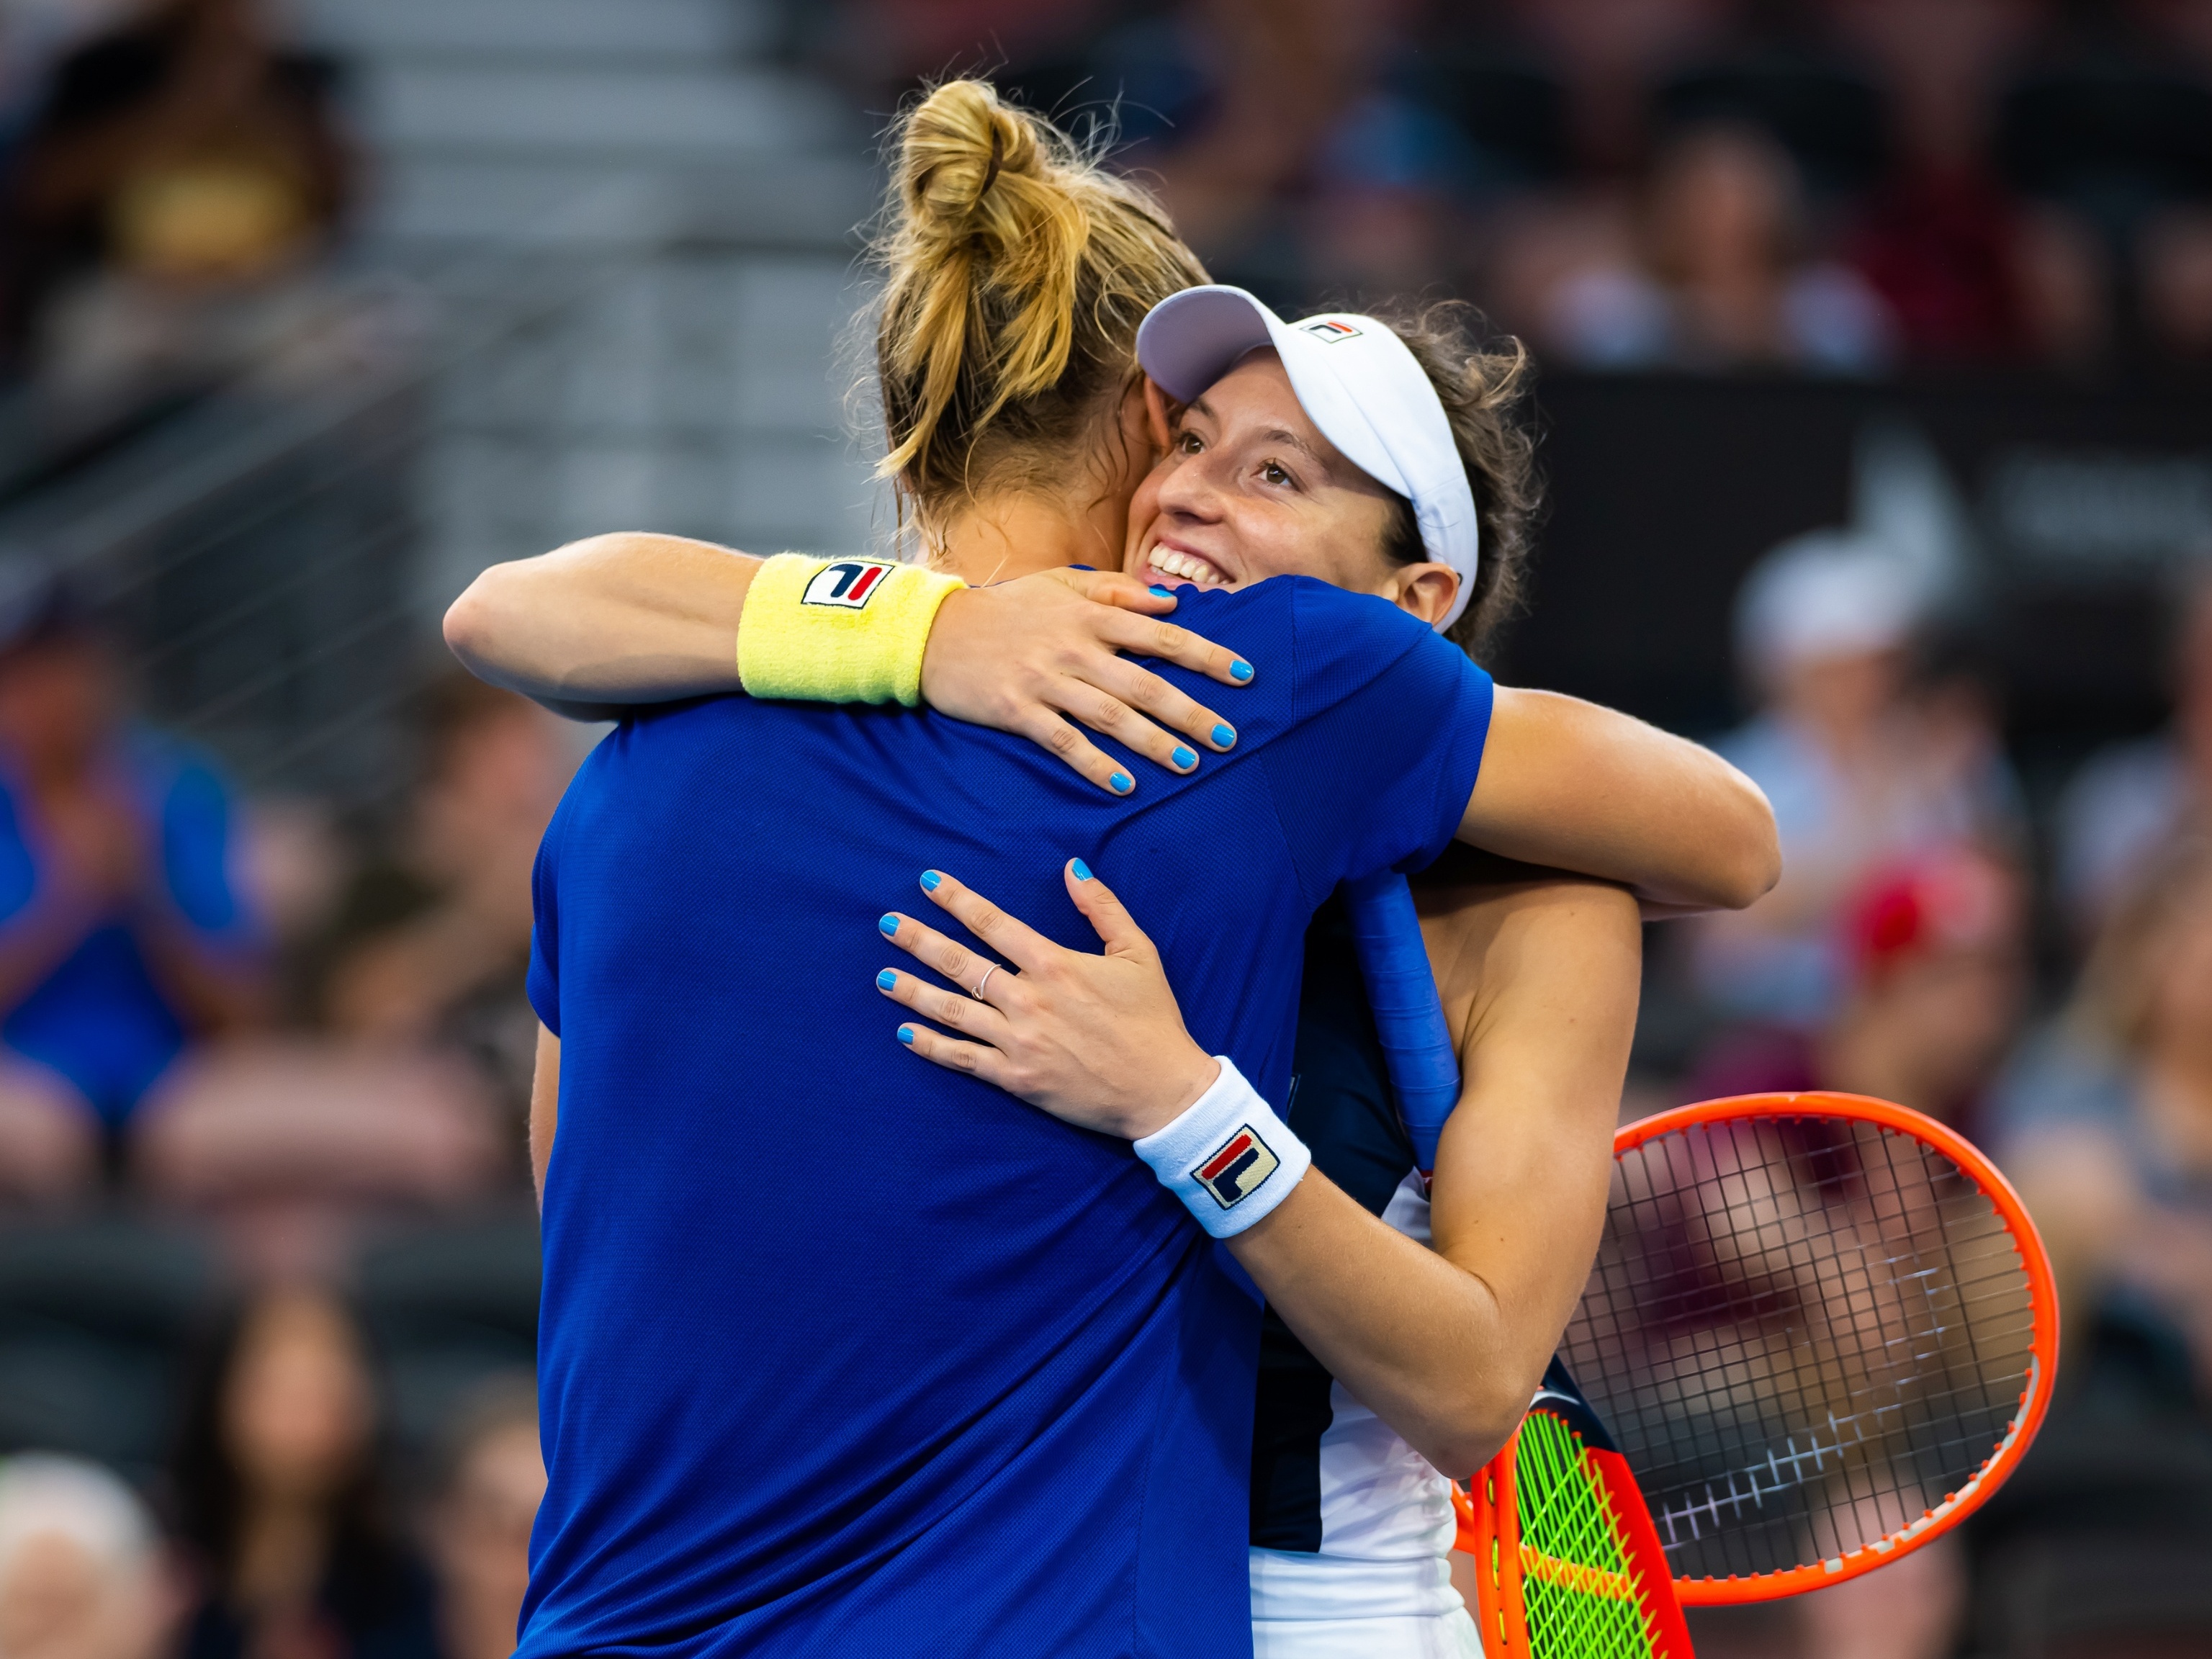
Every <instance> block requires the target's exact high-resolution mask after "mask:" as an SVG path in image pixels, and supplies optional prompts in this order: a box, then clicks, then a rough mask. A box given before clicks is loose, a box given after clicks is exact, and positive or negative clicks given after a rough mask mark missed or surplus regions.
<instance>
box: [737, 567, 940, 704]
mask: <svg viewBox="0 0 2212 1659" xmlns="http://www.w3.org/2000/svg"><path fill="white" fill-rule="evenodd" d="M965 586H967V584H966V583H965V582H963V581H962V580H960V579H959V578H958V577H957V576H946V575H941V574H939V573H938V572H936V571H934V570H926V569H924V568H922V567H921V566H920V565H915V564H895V563H893V562H891V561H890V560H889V559H817V558H811V557H809V556H806V555H805V554H800V553H779V554H777V555H776V556H775V557H774V558H772V559H770V560H769V561H768V562H766V563H764V564H763V565H762V566H761V568H759V570H757V572H755V573H754V575H753V581H752V586H750V588H748V589H747V590H746V591H745V608H744V611H743V613H742V614H741V615H740V616H739V617H738V679H739V680H740V681H742V682H743V683H744V688H745V690H747V691H748V692H750V694H751V695H752V696H756V697H792V698H798V699H800V700H803V701H805V702H902V703H904V704H906V706H907V707H908V708H914V707H915V705H917V704H918V703H920V702H921V653H923V651H924V650H926V649H927V647H928V645H929V629H930V624H931V623H934V622H935V621H936V620H937V607H938V606H939V605H943V604H944V603H945V595H946V594H948V593H951V592H956V591H957V590H958V589H960V588H963V587H965Z"/></svg>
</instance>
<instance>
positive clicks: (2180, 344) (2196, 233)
mask: <svg viewBox="0 0 2212 1659" xmlns="http://www.w3.org/2000/svg"><path fill="white" fill-rule="evenodd" d="M2141 258H2142V285H2143V323H2144V326H2145V328H2146V329H2147V330H2148V334H2149V337H2150V341H2151V345H2152V349H2153V350H2154V352H2155V353H2156V354H2157V357H2158V359H2159V360H2160V361H2164V362H2181V363H2186V364H2192V365H2195V366H2197V367H2199V368H2202V367H2203V365H2205V364H2207V363H2212V208H2206V207H2203V206H2201V205H2198V206H2190V207H2177V208H2171V209H2168V210H2166V212H2165V213H2162V214H2160V216H2158V217H2157V218H2155V219H2154V220H2152V221H2151V222H2150V224H2149V226H2148V228H2146V229H2145V231H2144V232H2143V237H2142V251H2141Z"/></svg>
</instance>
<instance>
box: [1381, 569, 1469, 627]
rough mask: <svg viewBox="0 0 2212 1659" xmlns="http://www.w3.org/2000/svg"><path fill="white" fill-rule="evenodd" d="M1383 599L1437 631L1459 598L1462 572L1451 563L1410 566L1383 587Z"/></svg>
mask: <svg viewBox="0 0 2212 1659" xmlns="http://www.w3.org/2000/svg"><path fill="white" fill-rule="evenodd" d="M1382 592H1383V598H1384V599H1388V600H1389V601H1390V603H1391V604H1393V605H1396V606H1397V607H1398V608H1399V609H1400V610H1401V611H1411V612H1412V613H1413V615H1414V616H1416V617H1419V618H1420V619H1421V620H1422V621H1423V622H1425V623H1428V625H1429V626H1430V627H1431V628H1434V627H1435V626H1436V625H1437V623H1440V622H1442V621H1443V619H1444V617H1446V616H1447V615H1448V614H1449V612H1450V611H1451V607H1452V600H1453V599H1456V598H1457V597H1458V595H1459V572H1458V571H1456V570H1455V569H1453V568H1451V567H1450V566H1449V565H1448V564H1406V565H1401V566H1399V567H1398V568H1396V569H1395V570H1394V571H1392V572H1391V573H1390V574H1389V579H1388V580H1385V581H1384V582H1383V588H1382Z"/></svg>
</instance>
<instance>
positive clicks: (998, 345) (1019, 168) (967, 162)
mask: <svg viewBox="0 0 2212 1659" xmlns="http://www.w3.org/2000/svg"><path fill="white" fill-rule="evenodd" d="M886 221H887V222H886V224H885V227H884V231H883V233H882V234H881V235H880V236H879V238H878V241H877V245H876V256H877V258H878V261H879V263H880V264H881V265H882V267H883V269H884V273H885V276H886V278H887V281H886V284H885V290H884V302H883V310H882V313H881V316H880V319H879V320H878V327H877V331H876V369H877V375H878V381H879V382H880V387H881V395H882V398H883V413H884V426H885V428H886V430H887V433H888V435H889V439H890V453H889V454H887V455H885V456H884V459H883V461H882V463H881V465H880V466H879V467H878V472H879V474H880V475H881V476H884V477H889V478H890V479H892V480H894V481H895V483H896V488H897V490H898V493H899V497H900V507H901V516H902V518H903V517H904V514H905V510H906V508H907V507H909V506H911V507H912V508H913V510H914V513H915V518H916V520H918V522H919V523H920V524H921V527H922V529H923V531H924V532H925V533H931V532H939V531H941V530H942V528H943V526H944V524H945V520H946V519H947V518H948V517H949V516H950V514H951V512H952V511H954V510H955V509H957V507H958V506H959V505H960V504H961V503H962V502H963V501H968V500H972V499H974V498H975V496H976V495H979V494H981V493H982V492H983V491H985V490H988V489H1005V488H1009V487H1014V488H1018V487H1021V486H1023V485H1025V484H1036V483H1042V482H1043V481H1044V480H1046V479H1047V478H1048V477H1057V476H1059V474H1060V472H1061V471H1064V469H1065V467H1066V462H1067V459H1068V458H1069V456H1070V455H1071V454H1072V453H1086V454H1087V453H1090V449H1091V442H1092V441H1093V439H1094V437H1095V435H1096V428H1097V424H1098V422H1099V421H1100V418H1101V416H1103V415H1104V414H1105V413H1107V412H1108V410H1110V408H1111V407H1112V404H1113V401H1114V400H1115V399H1116V398H1118V397H1119V396H1120V395H1121V393H1122V392H1125V391H1126V390H1127V388H1128V387H1129V386H1132V385H1133V384H1134V382H1135V380H1136V377H1137V373H1138V370H1137V362H1136V340H1137V325H1138V324H1139V323H1141V322H1142V321H1143V320H1144V319H1145V313H1146V312H1148V311H1150V310H1151V309H1152V307H1153V306H1155V305H1156V304H1158V302H1159V301H1162V300H1164V299H1165V298H1166V297H1167V296H1168V295H1170V294H1175V293H1179V292H1180V291H1182V289H1186V288H1191V287H1194V286H1196V285H1197V284H1199V283H1204V282H1206V280H1207V277H1206V269H1205V267H1204V266H1203V265H1201V264H1199V261H1198V257H1197V255H1195V254H1194V253H1193V252H1191V251H1190V250H1189V249H1188V248H1187V247H1185V246H1183V245H1182V241H1181V240H1180V239H1179V238H1177V236H1176V234H1175V230H1174V228H1173V227H1172V226H1170V224H1169V222H1168V217H1167V215H1166V213H1165V212H1164V210H1162V209H1161V207H1160V205H1159V204H1158V203H1157V202H1155V201H1154V200H1153V199H1152V197H1151V195H1150V194H1148V193H1147V192H1146V191H1144V190H1143V189H1141V188H1140V187H1139V186H1138V185H1134V184H1133V183H1131V182H1130V181H1129V180H1127V179H1121V178H1118V177H1116V176H1115V175H1114V174H1113V173H1109V172H1107V171H1106V170H1105V169H1104V168H1103V167H1102V166H1101V165H1100V164H1099V161H1098V158H1097V155H1095V154H1093V153H1092V152H1091V150H1090V149H1087V148H1086V147H1085V146H1083V145H1079V144H1078V143H1076V142H1075V141H1074V140H1073V139H1072V138H1070V137H1068V136H1067V135H1066V134H1065V133H1063V132H1061V131H1059V130H1058V129H1057V128H1055V127H1054V126H1053V125H1051V124H1050V123H1049V122H1048V121H1045V120H1044V119H1042V118H1041V117H1038V116H1036V115H1033V114H1031V113H1030V112H1027V111H1025V110H1020V109H1016V108H1013V107H1012V106H1009V105H1007V104H1006V103H1005V102H1003V101H1002V100H1000V97H999V94H998V93H997V91H996V90H995V89H994V88H992V87H991V86H990V85H989V83H987V82H982V81H948V82H945V83H944V84H943V85H941V86H939V87H938V88H934V89H933V91H931V92H930V93H929V94H928V95H927V97H925V98H924V99H923V100H921V102H920V103H919V104H917V105H915V106H914V108H912V109H911V110H909V111H908V112H907V113H906V115H905V116H904V117H903V118H902V120H901V121H900V123H899V125H898V127H897V129H896V132H895V134H894V137H893V166H892V183H891V192H890V202H889V204H888V205H887V210H886ZM1048 462H1049V463H1051V464H1052V465H1051V468H1050V470H1049V471H1048V470H1047V465H1046V464H1047V463H1048Z"/></svg>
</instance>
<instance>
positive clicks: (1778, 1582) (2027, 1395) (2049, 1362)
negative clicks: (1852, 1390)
mask: <svg viewBox="0 0 2212 1659" xmlns="http://www.w3.org/2000/svg"><path fill="white" fill-rule="evenodd" d="M1776 1118H1781V1119H1788V1118H1820V1119H1826V1120H1828V1121H1834V1120H1836V1119H1838V1118H1841V1119H1844V1120H1846V1121H1852V1122H1859V1123H1870V1124H1873V1125H1874V1126H1875V1127H1878V1128H1882V1129H1888V1130H1892V1131H1894V1132H1895V1133H1899V1134H1906V1135H1910V1136H1911V1137H1912V1138H1913V1139H1916V1140H1918V1141H1920V1142H1921V1143H1922V1144H1923V1145H1925V1146H1931V1147H1933V1148H1934V1149H1935V1150H1936V1151H1937V1152H1941V1153H1942V1155H1943V1156H1944V1157H1945V1158H1949V1159H1950V1160H1951V1162H1952V1163H1953V1164H1954V1165H1956V1166H1957V1168H1958V1170H1959V1171H1960V1174H1962V1175H1963V1176H1966V1178H1967V1179H1968V1180H1969V1181H1971V1182H1973V1183H1974V1184H1975V1185H1976V1186H1977V1187H1978V1188H1980V1189H1981V1191H1982V1192H1983V1193H1984V1194H1985V1195H1986V1196H1987V1197H1988V1199H1989V1200H1990V1206H1991V1207H1992V1208H1994V1209H1995V1210H1996V1212H1997V1214H1998V1217H1999V1218H2000V1219H2002V1221H2003V1223H2004V1225H2005V1226H2006V1228H2007V1230H2008V1231H2009V1232H2010V1233H2011V1235H2012V1238H2013V1243H2014V1249H2015V1252H2016V1253H2017V1254H2018V1255H2019V1257H2020V1261H2021V1267H2022V1268H2023V1269H2025V1271H2026V1273H2027V1290H2028V1301H2029V1306H2030V1317H2031V1319H2032V1320H2033V1326H2034V1331H2033V1337H2032V1339H2031V1341H2030V1345H2029V1352H2028V1363H2027V1388H2026V1389H2024V1390H2023V1392H2022V1393H2021V1401H2020V1410H2019V1413H2018V1414H2017V1415H2015V1417H2014V1419H2013V1420H2012V1426H2011V1427H2010V1428H2009V1429H2008V1430H2007V1431H2006V1433H2005V1436H2004V1438H2003V1439H2002V1440H2000V1441H1999V1442H1998V1443H1997V1446H1996V1450H1995V1451H1993V1452H1992V1453H1991V1454H1990V1456H1989V1457H1988V1459H1987V1460H1985V1461H1984V1462H1983V1464H1982V1466H1981V1468H1978V1469H1977V1470H1976V1471H1975V1472H1974V1474H1972V1476H1971V1477H1969V1479H1968V1480H1966V1484H1965V1485H1964V1486H1961V1487H1960V1489H1959V1490H1958V1491H1957V1492H1947V1493H1945V1494H1944V1497H1943V1499H1942V1502H1941V1503H1939V1504H1936V1506H1935V1507H1934V1508H1932V1509H1929V1510H1924V1511H1923V1513H1922V1514H1921V1516H1920V1517H1919V1518H1918V1519H1917V1520H1916V1521H1913V1522H1911V1523H1910V1524H1909V1525H1907V1526H1905V1527H1904V1528H1900V1529H1899V1531H1897V1532H1895V1533H1893V1534H1889V1535H1887V1536H1886V1537H1883V1538H1879V1539H1876V1540H1875V1541H1873V1542H1872V1543H1869V1544H1863V1545H1861V1546H1860V1547H1858V1548H1857V1549H1856V1550H1854V1551H1852V1552H1851V1553H1849V1554H1847V1555H1841V1556H1834V1557H1831V1558H1830V1559H1827V1560H1826V1561H1821V1562H1818V1563H1815V1564H1814V1565H1807V1566H1799V1567H1792V1568H1790V1569H1789V1570H1788V1571H1783V1572H1762V1573H1754V1574H1751V1575H1748V1576H1738V1575H1737V1574H1735V1573H1730V1574H1729V1576H1728V1577H1725V1578H1677V1579H1675V1580H1674V1593H1675V1595H1676V1597H1677V1599H1679V1600H1680V1601H1681V1602H1682V1604H1683V1605H1684V1606H1686V1607H1725V1606H1731V1605H1736V1604H1740V1603H1744V1602H1751V1601H1774V1600H1776V1599H1778V1597H1781V1596H1785V1595H1802V1593H1803V1592H1805V1591H1807V1590H1815V1589H1826V1588H1828V1587H1829V1586H1830V1585H1832V1584H1841V1583H1847V1582H1849V1581H1850V1580H1851V1579H1853V1578H1857V1577H1859V1576H1860V1575H1862V1574H1863V1573H1869V1572H1872V1571H1874V1570H1875V1568H1877V1567H1885V1566H1887V1565H1889V1564H1890V1563H1891V1562H1893V1561H1894V1560H1897V1559H1899V1558H1900V1557H1901V1556H1905V1555H1907V1554H1910V1553H1911V1552H1912V1551H1914V1550H1916V1549H1917V1548H1919V1547H1920V1546H1922V1545H1923V1544H1925V1543H1929V1542H1930V1541H1933V1540H1934V1539H1936V1538H1938V1537H1940V1536H1942V1534H1944V1533H1947V1532H1948V1531H1950V1530H1951V1528H1954V1527H1955V1526H1957V1525H1958V1524H1959V1523H1960V1522H1961V1521H1964V1520H1965V1519H1966V1517H1967V1516H1970V1515H1972V1513H1973V1512H1974V1511H1975V1510H1978V1509H1979V1508H1980V1507H1981V1506H1982V1505H1983V1504H1985V1503H1987V1502H1988V1501H1989V1499H1990V1495H1991V1494H1992V1493H1993V1492H1996V1489H1997V1488H1998V1487H1999V1486H2002V1485H2003V1484H2004V1482H2005V1480H2006V1479H2007V1478H2008V1476H2010V1474H2012V1472H2013V1471H2014V1470H2015V1468H2019V1467H2020V1461H2021V1458H2022V1457H2024V1456H2025V1455H2027V1449H2028V1446H2029V1444H2030V1443H2032V1442H2033V1440H2034V1438H2035V1435H2036V1431H2037V1430H2039V1428H2041V1427H2042V1426H2043V1418H2044V1413H2045V1412H2046V1411H2048V1410H2049V1409H2050V1406H2051V1386H2052V1384H2053V1383H2054V1382H2055V1381H2056V1379H2057V1370H2058V1291H2057V1285H2056V1283H2055V1282H2054V1281H2053V1279H2052V1277H2051V1256H2050V1254H2049V1253H2048V1252H2047V1251H2046V1250H2045V1249H2044V1247H2043V1236H2042V1234H2041V1233H2039V1232H2038V1231H2036V1226H2035V1222H2034V1220H2033V1218H2031V1217H2030V1216H2029V1214H2028V1213H2027V1206H2026V1205H2024V1204H2022V1203H2021V1200H2020V1194H2018V1193H2017V1192H2015V1191H2014V1190H2013V1185H2012V1182H2009V1181H2007V1180H2006V1179H2005V1178H2004V1175H2003V1173H2002V1171H2001V1170H1998V1168H1997V1167H1996V1164H1992V1163H1990V1160H1989V1158H1988V1157H1987V1156H1986V1155H1985V1154H1984V1152H1982V1151H1981V1150H1980V1148H1978V1147H1977V1146H1975V1145H1974V1144H1973V1143H1972V1141H1970V1140H1968V1139H1966V1137H1965V1136H1963V1135H1961V1134H1960V1133H1958V1132H1957V1131H1956V1130H1954V1129H1953V1128H1951V1127H1948V1125H1946V1124H1942V1123H1939V1122H1937V1121H1936V1120H1935V1119H1934V1118H1932V1117H1929V1115H1927V1114H1926V1113H1924V1112H1917V1111H1914V1110H1913V1109H1911V1107H1909V1106H1899V1105H1898V1104H1896V1103H1894V1102H1893V1101H1887V1100H1877V1099H1875V1097H1873V1096H1871V1095H1850V1094H1842V1093H1839V1092H1837V1091H1832V1090H1808V1091H1806V1092H1804V1093H1802V1094H1757V1095H1729V1096H1725V1097H1722V1098H1720V1099H1717V1100H1701V1101H1698V1102H1696V1103H1693V1104H1691V1105H1688V1106H1677V1107H1674V1108H1672V1109H1669V1110H1667V1111H1664V1112H1658V1113H1655V1114H1654V1115H1651V1116H1650V1117H1647V1118H1642V1119H1639V1120H1638V1121H1636V1122H1634V1123H1631V1124H1628V1125H1626V1127H1623V1128H1621V1129H1620V1130H1619V1131H1617V1132H1616V1133H1615V1134H1614V1135H1613V1158H1614V1159H1615V1160H1616V1161H1618V1160H1619V1159H1620V1158H1621V1157H1622V1156H1623V1155H1624V1154H1626V1153H1628V1152H1634V1151H1635V1150H1636V1149H1637V1148H1638V1147H1640V1146H1647V1145H1649V1144H1650V1143H1651V1142H1653V1141H1656V1140H1663V1139H1666V1137H1668V1135H1670V1134H1676V1133H1681V1132H1683V1131H1685V1130H1688V1129H1694V1128H1699V1127H1705V1126H1709V1125H1711V1124H1716V1123H1729V1122H1743V1121H1747V1120H1759V1119H1776ZM1477 1509H1478V1510H1480V1504H1479V1503H1478V1504H1477Z"/></svg>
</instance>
